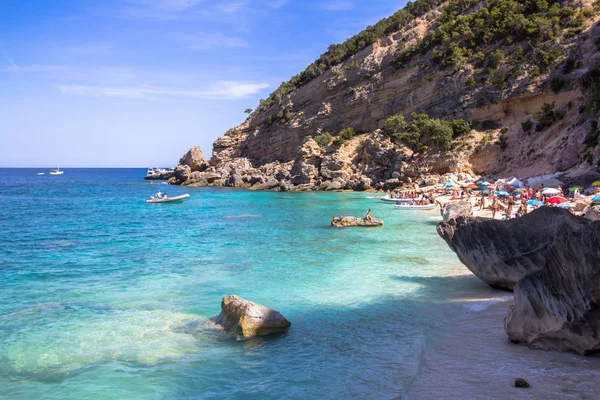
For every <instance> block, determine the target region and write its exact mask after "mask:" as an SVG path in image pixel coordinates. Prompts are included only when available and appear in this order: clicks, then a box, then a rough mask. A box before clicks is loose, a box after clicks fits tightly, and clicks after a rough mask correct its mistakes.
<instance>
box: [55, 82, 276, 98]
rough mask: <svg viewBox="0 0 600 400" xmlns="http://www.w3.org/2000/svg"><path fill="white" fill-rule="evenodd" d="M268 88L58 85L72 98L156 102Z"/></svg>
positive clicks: (228, 84) (226, 84)
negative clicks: (192, 88)
mask: <svg viewBox="0 0 600 400" xmlns="http://www.w3.org/2000/svg"><path fill="white" fill-rule="evenodd" d="M267 87H269V85H268V84H266V83H256V82H235V81H221V82H217V83H215V84H213V85H210V86H209V88H208V89H206V90H189V89H173V88H159V87H151V86H130V87H105V86H86V85H58V86H57V88H58V90H60V91H61V92H62V93H64V94H69V95H73V96H86V97H99V98H119V99H127V100H158V99H160V98H163V97H191V98H202V99H214V100H236V99H243V98H246V97H249V96H251V95H254V94H256V93H258V92H259V91H261V90H262V89H265V88H267Z"/></svg>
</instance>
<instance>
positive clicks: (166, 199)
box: [146, 193, 190, 204]
mask: <svg viewBox="0 0 600 400" xmlns="http://www.w3.org/2000/svg"><path fill="white" fill-rule="evenodd" d="M188 197H190V195H189V194H187V193H186V194H182V195H179V196H175V197H154V196H152V197H150V199H148V200H146V203H148V204H155V203H156V204H161V203H172V204H173V203H183V202H184V201H185V200H186V199H187V198H188Z"/></svg>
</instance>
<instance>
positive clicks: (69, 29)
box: [0, 0, 406, 167]
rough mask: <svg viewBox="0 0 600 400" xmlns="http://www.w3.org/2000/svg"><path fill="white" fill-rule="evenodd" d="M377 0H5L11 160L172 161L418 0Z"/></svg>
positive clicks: (0, 69) (1, 129)
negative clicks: (335, 48)
mask: <svg viewBox="0 0 600 400" xmlns="http://www.w3.org/2000/svg"><path fill="white" fill-rule="evenodd" d="M405 3H406V1H405V0H402V1H377V0H371V1H366V0H321V1H318V0H314V1H313V0H254V1H250V0H222V1H212V0H119V1H117V0H114V1H111V0H73V1H69V0H51V1H48V0H27V1H23V0H0V15H2V17H3V18H2V19H3V23H2V24H1V25H0V91H1V95H0V136H1V143H2V145H1V146H0V167H51V166H55V165H57V164H60V165H61V167H76V166H80V167H102V166H105V167H109V166H114V167H119V166H123V167H129V166H139V167H146V166H155V165H156V166H159V165H160V166H171V165H174V164H176V163H177V161H178V160H179V157H180V156H181V155H182V154H183V153H185V152H186V151H187V150H188V149H189V147H191V146H192V145H200V146H201V147H202V150H203V152H204V155H205V156H206V157H207V158H208V157H210V153H211V150H212V143H213V141H214V140H215V139H216V138H217V137H218V136H221V135H222V134H223V133H224V132H225V131H226V130H227V129H228V128H231V127H233V126H236V125H237V124H239V123H241V122H242V121H243V120H244V119H245V117H246V115H245V114H244V112H243V111H244V110H245V109H246V108H254V107H255V106H256V105H257V104H258V101H259V99H261V98H266V97H267V96H268V94H269V93H270V92H271V91H272V90H273V89H274V88H276V87H277V86H278V85H279V83H281V82H282V81H284V80H287V79H289V78H290V77H291V76H292V75H294V74H296V73H298V72H300V71H302V70H303V69H304V68H305V67H306V66H307V65H308V64H310V63H311V62H312V61H313V60H314V59H315V58H316V57H318V56H319V54H321V53H323V52H324V51H325V50H326V49H327V46H328V45H329V44H331V43H337V42H341V41H343V40H344V39H345V38H346V37H348V36H351V35H353V34H355V33H357V32H359V31H360V30H362V29H363V28H365V27H366V26H367V25H369V24H373V23H375V22H376V21H378V20H379V19H381V18H382V17H385V16H389V15H391V14H392V13H393V12H394V11H396V10H397V9H399V8H401V7H402V6H404V4H405Z"/></svg>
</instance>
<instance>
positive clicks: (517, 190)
mask: <svg viewBox="0 0 600 400" xmlns="http://www.w3.org/2000/svg"><path fill="white" fill-rule="evenodd" d="M517 193H523V189H516V190H514V191H513V194H517Z"/></svg>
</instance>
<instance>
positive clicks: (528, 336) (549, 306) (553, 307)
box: [504, 221, 600, 355]
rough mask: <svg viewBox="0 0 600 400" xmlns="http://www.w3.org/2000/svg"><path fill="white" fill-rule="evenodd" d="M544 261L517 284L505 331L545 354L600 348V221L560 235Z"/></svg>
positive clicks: (584, 352) (517, 340)
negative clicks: (555, 351) (537, 269)
mask: <svg viewBox="0 0 600 400" xmlns="http://www.w3.org/2000/svg"><path fill="white" fill-rule="evenodd" d="M545 258H546V262H545V263H544V264H543V265H542V266H543V268H542V269H541V270H539V271H537V272H535V273H532V274H529V275H527V276H525V277H524V278H523V279H521V280H520V281H519V283H517V285H516V286H515V300H514V305H513V306H512V307H511V308H510V310H509V311H508V314H507V315H506V317H505V319H504V328H505V330H506V333H507V334H508V336H509V337H510V339H511V340H512V341H513V342H517V343H526V344H528V345H529V346H532V347H536V348H541V349H546V350H559V351H574V352H577V353H579V354H584V355H585V354H589V353H591V352H594V351H597V350H600V305H599V304H600V222H598V221H596V222H592V223H590V224H587V225H586V226H584V227H583V228H582V229H579V230H576V231H573V230H571V231H569V230H565V231H562V232H560V233H558V237H557V239H556V240H555V241H554V243H553V244H552V246H550V248H549V249H548V251H547V252H546V254H545Z"/></svg>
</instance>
